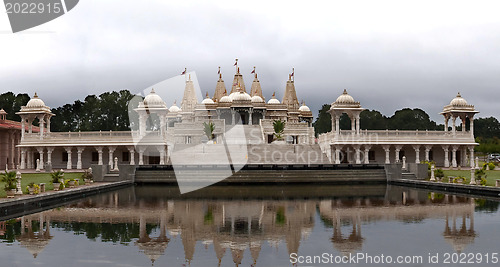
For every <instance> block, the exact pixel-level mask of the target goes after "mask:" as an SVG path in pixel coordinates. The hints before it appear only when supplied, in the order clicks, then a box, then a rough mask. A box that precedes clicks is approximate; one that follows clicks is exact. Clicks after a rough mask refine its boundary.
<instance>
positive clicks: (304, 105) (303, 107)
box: [299, 103, 311, 112]
mask: <svg viewBox="0 0 500 267" xmlns="http://www.w3.org/2000/svg"><path fill="white" fill-rule="evenodd" d="M299 111H301V112H310V111H311V109H309V107H308V106H306V103H302V106H300V108H299Z"/></svg>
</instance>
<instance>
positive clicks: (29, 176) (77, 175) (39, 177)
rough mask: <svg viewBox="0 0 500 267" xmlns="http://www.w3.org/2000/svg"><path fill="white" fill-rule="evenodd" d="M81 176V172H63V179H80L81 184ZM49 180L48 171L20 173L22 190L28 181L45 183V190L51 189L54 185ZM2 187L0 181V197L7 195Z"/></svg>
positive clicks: (50, 179) (2, 184)
mask: <svg viewBox="0 0 500 267" xmlns="http://www.w3.org/2000/svg"><path fill="white" fill-rule="evenodd" d="M81 177H82V173H81V172H68V173H64V179H80V184H83V179H81ZM51 181H52V178H51V177H50V173H24V174H23V175H22V180H21V188H22V189H23V191H25V190H26V186H28V184H29V183H31V182H33V183H35V184H39V183H45V190H46V191H48V190H53V189H54V187H53V186H52V182H51ZM3 187H4V183H3V182H0V198H2V197H6V196H7V195H6V194H5V190H4V189H3Z"/></svg>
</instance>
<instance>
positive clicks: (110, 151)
mask: <svg viewBox="0 0 500 267" xmlns="http://www.w3.org/2000/svg"><path fill="white" fill-rule="evenodd" d="M115 150H116V146H108V151H109V155H108V165H109V169H110V170H111V169H113V153H114V152H115Z"/></svg>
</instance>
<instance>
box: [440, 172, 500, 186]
mask: <svg viewBox="0 0 500 267" xmlns="http://www.w3.org/2000/svg"><path fill="white" fill-rule="evenodd" d="M443 171H444V179H443V180H444V181H445V182H447V181H448V178H447V177H448V176H463V177H465V178H466V180H467V181H466V182H467V183H469V182H470V170H460V171H459V170H443ZM485 172H486V185H488V186H495V180H497V179H500V170H494V171H485ZM476 178H477V177H476Z"/></svg>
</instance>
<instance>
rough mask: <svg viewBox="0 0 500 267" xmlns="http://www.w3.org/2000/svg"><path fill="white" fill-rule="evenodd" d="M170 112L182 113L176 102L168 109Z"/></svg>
mask: <svg viewBox="0 0 500 267" xmlns="http://www.w3.org/2000/svg"><path fill="white" fill-rule="evenodd" d="M168 111H169V112H172V113H176V112H179V111H181V109H180V108H179V107H178V106H177V104H176V102H175V101H174V104H173V105H172V106H171V107H170V108H169V109H168Z"/></svg>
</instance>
